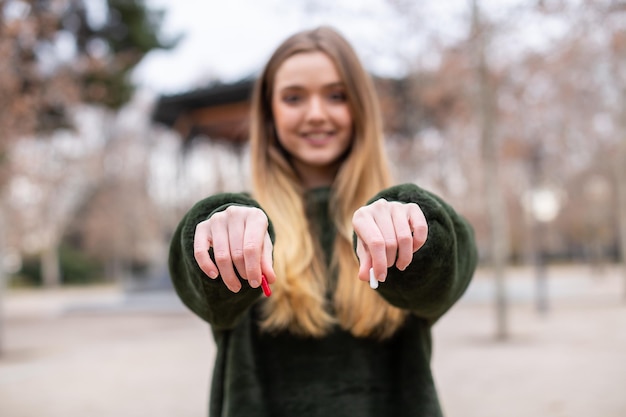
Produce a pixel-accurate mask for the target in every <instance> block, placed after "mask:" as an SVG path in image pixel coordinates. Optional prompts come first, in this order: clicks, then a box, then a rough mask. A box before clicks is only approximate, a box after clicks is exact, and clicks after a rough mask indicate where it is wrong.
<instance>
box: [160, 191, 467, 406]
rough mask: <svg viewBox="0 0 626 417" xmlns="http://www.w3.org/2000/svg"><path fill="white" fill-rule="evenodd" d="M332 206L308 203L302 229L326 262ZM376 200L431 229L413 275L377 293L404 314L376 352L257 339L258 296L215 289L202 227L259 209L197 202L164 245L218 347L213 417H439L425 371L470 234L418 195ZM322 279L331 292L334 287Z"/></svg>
mask: <svg viewBox="0 0 626 417" xmlns="http://www.w3.org/2000/svg"><path fill="white" fill-rule="evenodd" d="M329 197H330V188H321V189H315V190H312V191H310V192H309V193H308V194H307V195H306V203H307V211H308V216H309V219H310V221H311V222H313V223H315V226H316V228H317V230H320V231H321V233H320V236H319V238H320V242H321V244H322V247H323V248H324V250H325V251H326V256H327V257H328V256H329V254H330V250H331V249H330V248H331V247H332V242H333V239H334V237H335V230H334V227H333V225H332V222H331V221H330V216H329V214H328V201H329ZM379 198H384V199H386V200H389V201H400V202H415V203H417V204H418V205H419V206H420V208H421V209H422V211H423V212H424V215H425V216H426V219H427V222H428V227H429V229H428V239H427V241H426V243H425V244H424V246H423V247H422V248H421V249H420V250H418V251H417V252H416V253H415V254H414V257H413V261H412V263H411V265H409V267H408V268H407V269H406V270H405V271H399V270H398V269H397V268H395V267H391V268H390V269H389V271H388V276H387V280H386V281H385V282H383V283H380V286H379V288H378V289H377V290H376V291H379V293H380V295H381V296H382V297H384V298H385V299H386V300H387V301H388V302H389V303H391V304H393V305H395V306H397V307H400V308H403V309H407V310H409V311H410V312H411V314H409V316H408V319H407V321H406V323H405V324H404V325H403V327H402V328H401V329H400V330H399V331H398V332H397V333H396V334H395V335H394V336H392V337H391V338H390V339H388V340H385V341H383V342H381V341H378V340H375V339H370V338H355V337H353V336H352V335H351V334H350V333H348V332H346V331H344V330H342V329H340V328H336V329H334V331H332V332H331V334H329V335H328V336H326V337H324V338H322V339H312V338H303V337H296V336H294V335H292V334H290V333H287V332H284V333H280V334H267V333H263V332H261V331H260V330H259V326H258V322H259V317H260V315H259V308H258V307H259V305H261V303H262V302H263V300H264V297H263V296H262V292H261V290H260V289H259V288H256V289H253V288H250V286H248V285H247V283H246V282H245V281H242V285H243V287H242V289H241V290H240V292H239V293H237V294H234V293H232V292H230V291H229V290H228V289H227V288H226V286H225V285H224V284H223V282H222V281H221V280H220V279H216V280H211V279H209V278H208V277H206V276H205V275H204V273H203V272H202V271H201V270H200V268H199V267H198V265H197V263H196V261H195V259H194V256H193V252H194V251H193V236H194V231H195V227H196V225H197V224H198V223H199V222H201V221H203V220H205V219H207V218H208V217H209V216H211V215H212V214H213V213H215V212H218V211H221V210H224V209H225V208H226V207H228V206H229V205H232V204H238V205H246V206H254V207H259V205H258V203H257V202H255V201H254V200H253V199H251V198H250V197H249V196H248V195H246V194H219V195H215V196H212V197H209V198H207V199H204V200H202V201H200V202H198V203H197V204H196V205H195V206H194V207H193V208H192V209H191V210H190V211H189V212H188V213H187V214H186V215H185V217H184V218H183V219H182V221H181V223H180V224H179V226H178V228H177V230H176V232H175V234H174V236H173V239H172V242H171V247H170V255H169V267H170V273H171V277H172V280H173V283H174V287H175V289H176V291H177V293H178V295H179V296H180V298H181V300H182V301H183V302H184V303H185V304H186V305H187V307H189V309H191V310H192V311H193V312H194V313H195V314H197V315H198V316H199V317H201V318H202V319H204V320H206V321H207V322H208V323H209V324H210V325H211V329H212V331H213V335H214V338H215V342H216V345H217V356H216V361H215V367H214V370H213V380H212V384H211V393H210V406H209V414H210V416H211V417H316V416H319V417H374V416H376V417H381V416H384V417H387V416H388V417H437V416H441V415H442V411H441V408H440V405H439V401H438V398H437V392H436V389H435V383H434V381H433V377H432V373H431V369H430V359H431V345H432V341H431V326H432V325H433V323H434V322H435V321H436V320H437V319H438V318H440V317H441V316H442V315H443V314H444V313H445V312H446V311H447V310H448V309H449V308H450V307H451V306H452V305H453V304H454V303H455V302H456V301H457V300H458V299H459V298H460V297H461V295H462V294H463V292H464V291H465V289H466V288H467V286H468V284H469V282H470V280H471V277H472V275H473V272H474V269H475V266H476V258H477V256H476V246H475V242H474V235H473V231H472V228H471V226H470V225H469V224H468V223H467V222H466V221H465V220H464V219H463V218H462V217H461V216H460V215H458V214H457V213H456V212H455V211H454V210H453V209H452V208H451V207H450V206H449V205H447V204H446V203H445V202H443V201H442V200H441V199H440V198H438V197H437V196H435V195H433V194H431V193H429V192H427V191H425V190H423V189H421V188H419V187H417V186H416V185H413V184H404V185H399V186H395V187H392V188H389V189H386V190H384V191H382V192H380V193H379V194H378V195H376V196H375V197H374V198H372V200H371V201H370V202H373V201H375V200H377V199H379ZM272 220H274V221H277V219H270V235H271V236H272V238H273V237H274V232H273V228H272V227H271V221H272ZM290 238H291V239H295V238H297V237H296V236H290ZM278 279H280V277H278ZM329 279H330V280H331V283H330V287H331V288H332V286H333V283H334V280H335V278H334V277H329ZM355 279H356V277H355ZM363 285H367V283H363ZM372 291H374V290H372Z"/></svg>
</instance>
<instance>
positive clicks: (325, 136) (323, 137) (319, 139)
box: [302, 132, 333, 144]
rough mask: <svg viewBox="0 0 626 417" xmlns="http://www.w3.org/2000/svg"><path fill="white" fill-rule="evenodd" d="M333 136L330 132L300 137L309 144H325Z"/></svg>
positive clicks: (306, 134) (307, 134)
mask: <svg viewBox="0 0 626 417" xmlns="http://www.w3.org/2000/svg"><path fill="white" fill-rule="evenodd" d="M332 136H333V133H332V132H315V133H305V134H303V135H302V137H303V138H304V139H305V140H306V141H308V142H311V143H320V144H321V143H325V142H327V141H328V140H330V139H331V138H332Z"/></svg>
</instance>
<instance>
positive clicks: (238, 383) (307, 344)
mask: <svg viewBox="0 0 626 417" xmlns="http://www.w3.org/2000/svg"><path fill="white" fill-rule="evenodd" d="M381 126H382V123H381V116H380V110H379V108H378V100H377V97H376V95H375V91H374V88H373V86H372V82H371V80H370V78H369V77H368V75H367V74H366V72H365V71H364V69H363V67H362V65H361V64H360V62H359V60H358V58H357V56H356V54H355V52H354V50H353V49H352V47H351V46H350V45H349V43H348V42H347V41H346V40H345V39H344V38H343V37H342V36H341V35H340V34H339V33H337V32H336V31H335V30H333V29H331V28H328V27H321V28H317V29H315V30H310V31H303V32H300V33H297V34H295V35H293V36H291V37H290V38H288V39H287V40H286V41H285V42H283V44H281V45H280V46H279V47H278V48H277V50H276V51H275V52H274V54H273V55H272V57H271V58H270V60H269V62H268V63H267V65H266V67H265V69H264V71H263V73H262V74H261V76H260V77H259V79H258V81H257V84H256V86H255V91H254V94H253V98H252V113H251V131H250V142H251V160H252V194H251V195H249V194H219V195H215V196H211V197H209V198H206V199H204V200H202V201H200V202H199V203H197V204H196V205H195V206H194V207H193V208H192V209H191V210H190V211H189V212H188V213H187V214H186V215H185V217H184V218H183V219H182V221H181V223H180V225H179V227H178V228H177V230H176V233H175V235H174V237H173V240H172V244H171V250H170V272H171V275H172V279H173V282H174V285H175V288H176V290H177V292H178V294H179V296H180V298H181V299H182V300H183V302H184V303H185V304H186V305H187V306H188V307H189V308H190V309H191V310H192V311H193V312H195V313H196V314H197V315H198V316H200V317H201V318H202V319H204V320H206V321H207V322H208V323H209V324H210V325H211V329H212V331H213V335H214V337H215V341H216V345H217V357H216V361H215V367H214V371H213V382H212V387H211V403H210V415H211V416H216V417H217V416H229V417H231V416H241V417H244V416H245V417H250V416H272V417H277V416H325V417H330V416H332V417H340V416H394V417H397V416H412V417H415V416H440V415H441V409H440V405H439V402H438V400H437V394H436V390H435V385H434V382H433V378H432V374H431V370H430V355H431V332H430V329H431V326H432V325H433V323H434V322H435V321H436V320H437V319H438V318H439V317H441V315H443V314H444V313H445V312H446V311H447V310H448V309H449V308H450V307H451V306H452V305H453V304H454V302H455V301H456V300H458V299H459V298H460V296H461V295H462V294H463V292H464V291H465V289H466V287H467V285H468V284H469V282H470V279H471V276H472V274H473V271H474V268H475V263H476V248H475V244H474V238H473V232H472V229H471V227H470V226H469V225H468V224H467V222H466V221H465V220H464V219H463V218H462V217H461V216H459V215H458V214H457V213H455V211H454V210H453V209H452V208H451V207H450V206H449V205H447V204H446V203H445V202H444V201H442V200H441V199H440V198H438V197H436V196H435V195H433V194H431V193H429V192H427V191H425V190H423V189H421V188H419V187H418V186H416V185H413V184H404V185H397V186H392V182H391V177H390V174H389V170H388V166H387V162H386V160H385V157H384V150H383V136H382V127H381ZM355 254H356V256H355ZM370 275H371V276H373V277H374V279H375V280H376V281H377V282H380V287H379V288H378V289H377V290H373V289H372V288H370V286H369V285H367V283H366V282H367V281H368V280H369V278H370ZM263 279H266V280H267V282H269V284H270V285H271V287H272V290H273V294H272V295H271V297H263V296H262V292H261V289H260V288H259V287H260V285H261V282H262V280H263Z"/></svg>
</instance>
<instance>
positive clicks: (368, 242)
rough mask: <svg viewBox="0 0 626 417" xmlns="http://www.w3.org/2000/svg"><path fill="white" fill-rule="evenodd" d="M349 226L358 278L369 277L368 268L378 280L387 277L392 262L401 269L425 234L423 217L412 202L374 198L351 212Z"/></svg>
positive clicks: (423, 239)
mask: <svg viewBox="0 0 626 417" xmlns="http://www.w3.org/2000/svg"><path fill="white" fill-rule="evenodd" d="M352 226H353V228H354V231H355V233H356V236H357V245H356V253H357V256H358V258H359V264H360V265H359V279H360V280H362V281H369V270H370V268H373V269H374V276H375V277H376V279H377V280H378V281H384V280H385V279H386V278H387V268H389V267H391V266H393V265H394V264H395V266H396V267H397V268H398V269H400V270H401V271H403V270H404V269H406V267H407V266H409V264H410V263H411V261H412V260H413V254H414V253H415V252H416V251H417V250H418V249H419V248H421V247H422V246H423V245H424V243H425V242H426V238H427V237H428V224H427V223H426V218H425V217H424V213H423V212H422V210H421V209H420V208H419V206H418V205H417V204H415V203H400V202H397V201H387V200H384V199H380V200H376V201H375V202H373V203H372V204H369V205H367V206H363V207H361V208H359V209H358V210H357V211H356V212H355V213H354V216H353V217H352Z"/></svg>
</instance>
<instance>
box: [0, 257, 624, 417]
mask: <svg viewBox="0 0 626 417" xmlns="http://www.w3.org/2000/svg"><path fill="white" fill-rule="evenodd" d="M548 277H549V280H550V281H549V282H550V285H549V288H550V310H549V311H548V313H547V314H546V315H541V314H538V313H537V311H535V308H534V304H533V296H534V281H533V271H532V270H530V269H519V268H516V269H510V270H509V271H508V273H507V283H508V284H507V289H508V293H509V300H510V301H511V303H510V307H509V309H508V312H509V320H508V322H509V334H510V336H509V339H508V340H507V341H505V342H497V341H495V339H494V334H495V319H494V311H493V308H492V304H493V303H492V299H493V285H492V280H491V279H490V276H489V272H488V271H482V270H481V271H479V272H478V273H477V275H476V278H475V279H474V281H473V283H472V285H471V286H470V288H469V290H468V292H467V293H466V295H465V296H464V297H463V299H462V300H461V301H460V302H459V303H458V304H457V305H456V306H455V307H454V308H453V309H452V310H451V311H450V312H449V313H448V314H447V315H446V316H445V317H444V318H442V319H441V320H440V322H439V323H437V324H436V326H435V328H434V356H433V371H434V374H435V379H436V382H437V385H438V387H439V391H440V397H441V401H442V404H443V407H444V409H445V411H446V415H447V416H448V417H479V416H480V417H518V416H519V417H522V416H524V417H526V416H531V415H532V416H534V417H590V416H593V417H596V416H597V417H624V416H626V396H625V395H624V394H623V389H624V387H625V386H626V303H624V302H622V299H623V298H622V293H623V285H622V281H621V278H619V276H618V273H617V269H616V268H607V269H606V270H604V272H602V273H600V272H598V271H596V270H592V269H591V268H589V267H587V266H578V267H552V268H550V270H549V272H548ZM4 307H5V308H4V314H5V318H6V328H5V334H4V339H5V346H4V354H3V356H2V357H0V416H2V417H61V416H63V417H74V416H76V417H78V416H89V417H111V416H119V417H144V416H148V415H149V416H151V417H206V409H207V407H206V405H207V401H208V399H207V396H208V387H209V374H210V371H211V359H212V356H213V354H214V350H213V349H214V346H213V343H212V339H211V335H210V332H209V331H208V329H207V326H206V325H205V324H204V323H202V322H201V321H200V320H198V319H197V318H196V317H195V316H193V315H192V314H191V313H190V312H188V311H187V310H186V309H185V307H183V306H182V305H181V304H180V302H179V301H178V299H177V298H176V297H175V295H174V294H172V293H171V292H153V293H142V294H132V293H131V294H128V293H124V292H123V291H120V290H119V289H117V288H115V287H89V288H69V289H68V288H65V289H60V290H53V291H41V290H39V291H32V290H12V291H10V292H9V293H8V296H7V299H6V300H5V306H4Z"/></svg>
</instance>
